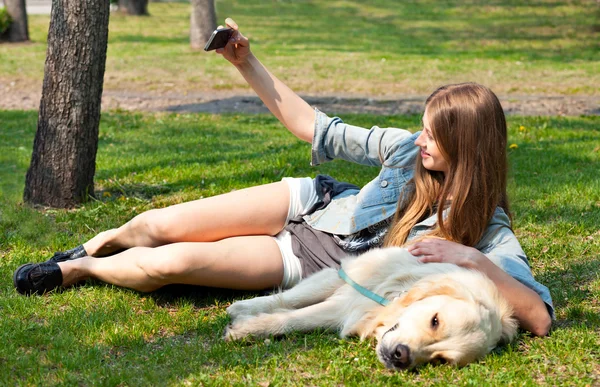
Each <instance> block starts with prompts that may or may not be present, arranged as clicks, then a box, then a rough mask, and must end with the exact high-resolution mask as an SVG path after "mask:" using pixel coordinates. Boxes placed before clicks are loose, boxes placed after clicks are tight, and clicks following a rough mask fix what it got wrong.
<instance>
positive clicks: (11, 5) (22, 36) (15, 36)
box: [4, 0, 29, 42]
mask: <svg viewBox="0 0 600 387" xmlns="http://www.w3.org/2000/svg"><path fill="white" fill-rule="evenodd" d="M4 5H5V6H6V12H7V13H8V14H9V15H10V18H11V19H12V23H11V24H10V27H9V29H8V32H7V35H8V40H9V41H10V42H26V41H28V40H29V28H28V27H27V11H26V9H25V0H4Z"/></svg>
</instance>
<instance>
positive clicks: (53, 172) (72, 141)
mask: <svg viewBox="0 0 600 387" xmlns="http://www.w3.org/2000/svg"><path fill="white" fill-rule="evenodd" d="M108 15H109V0H96V1H92V0H83V1H68V0H53V1H52V12H51V16H50V28H49V31H48V50H47V55H46V65H45V68H44V84H43V87H42V99H41V102H40V111H39V116H38V125H37V132H36V134H35V140H34V143H33V154H32V156H31V164H30V166H29V170H28V171H27V176H26V178H25V192H24V194H23V199H24V200H25V201H26V202H29V203H32V204H43V205H48V206H51V207H60V208H68V207H73V206H75V205H77V204H79V203H82V202H84V201H86V200H87V199H88V197H89V196H91V195H93V194H94V173H95V170H96V150H97V148H98V124H99V121H100V100H101V96H102V83H103V78H104V66H105V63H106V48H107V40H108Z"/></svg>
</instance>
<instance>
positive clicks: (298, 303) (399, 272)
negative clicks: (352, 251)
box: [225, 247, 517, 369]
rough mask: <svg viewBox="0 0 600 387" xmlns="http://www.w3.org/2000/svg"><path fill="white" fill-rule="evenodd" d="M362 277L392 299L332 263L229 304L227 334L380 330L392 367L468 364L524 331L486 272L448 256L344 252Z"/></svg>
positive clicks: (347, 264) (383, 353) (380, 349)
mask: <svg viewBox="0 0 600 387" xmlns="http://www.w3.org/2000/svg"><path fill="white" fill-rule="evenodd" d="M342 267H343V268H344V270H345V271H346V273H347V274H348V276H350V278H352V279H353V280H354V281H355V282H357V283H358V284H360V285H362V286H364V287H366V288H367V289H369V290H371V291H373V292H375V293H377V294H379V295H381V296H383V297H385V298H387V299H389V300H392V301H391V302H390V304H389V305H387V306H385V307H384V306H381V305H379V304H377V303H376V302H375V301H372V300H371V299H369V298H367V297H366V296H364V295H362V294H360V293H359V292H358V291H357V290H355V289H354V288H352V287H351V286H350V285H348V284H346V283H345V282H344V280H342V279H341V278H340V277H339V276H338V273H337V270H335V269H325V270H323V271H321V272H318V273H316V274H314V275H312V276H311V277H309V278H307V279H305V280H304V281H302V282H300V283H299V284H298V285H296V286H295V287H293V288H292V289H290V290H288V291H285V292H283V293H280V294H275V295H272V296H265V297H258V298H254V299H250V300H244V301H238V302H236V303H234V304H232V305H231V306H230V307H229V308H227V313H228V314H229V315H230V316H231V318H232V323H231V324H230V325H229V326H228V327H227V329H226V331H225V339H226V340H238V339H242V338H244V337H246V336H254V337H260V336H268V335H282V334H285V333H288V332H291V331H309V330H313V329H316V328H330V329H338V330H339V331H340V334H341V336H342V337H346V336H350V335H355V336H359V337H360V338H361V339H365V338H368V337H375V338H376V339H377V341H378V344H377V355H378V356H379V359H380V360H381V361H382V362H383V363H384V364H385V365H386V367H388V368H392V369H409V368H412V367H415V366H418V365H421V364H424V363H428V362H434V363H435V362H447V363H451V364H455V365H459V366H462V365H465V364H467V363H469V362H472V361H474V360H476V359H478V358H480V357H482V356H484V355H485V354H487V353H488V352H489V351H490V350H492V349H493V348H494V347H495V346H496V345H497V344H498V343H499V342H508V341H510V340H512V339H513V337H514V336H515V334H516V329H517V324H516V321H515V320H514V319H513V317H512V309H511V307H510V306H509V304H508V303H507V301H506V300H505V299H504V298H503V297H502V296H501V295H500V293H499V292H498V289H497V288H496V286H495V285H494V284H493V282H492V281H491V280H490V279H489V278H487V277H486V276H485V275H483V274H481V273H479V272H476V271H472V270H467V269H464V268H461V267H459V266H456V265H452V264H447V263H427V264H422V263H420V262H419V261H418V260H417V258H415V257H414V256H412V255H411V254H410V253H408V251H406V250H405V249H403V248H398V247H395V248H386V249H376V250H372V251H370V252H367V253H365V254H363V255H361V256H358V257H352V258H347V259H345V260H343V262H342Z"/></svg>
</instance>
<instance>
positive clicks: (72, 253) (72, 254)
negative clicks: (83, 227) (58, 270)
mask: <svg viewBox="0 0 600 387" xmlns="http://www.w3.org/2000/svg"><path fill="white" fill-rule="evenodd" d="M87 255H88V253H87V252H86V251H85V249H84V248H83V245H79V246H77V247H75V248H74V249H71V250H67V251H58V252H56V253H54V255H53V256H52V258H50V259H49V260H48V261H47V262H55V263H59V262H64V261H70V260H72V259H77V258H82V257H86V256H87Z"/></svg>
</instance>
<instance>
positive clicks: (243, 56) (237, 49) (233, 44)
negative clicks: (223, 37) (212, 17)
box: [217, 18, 251, 66]
mask: <svg viewBox="0 0 600 387" xmlns="http://www.w3.org/2000/svg"><path fill="white" fill-rule="evenodd" d="M225 24H227V27H229V28H231V29H233V34H232V35H231V38H229V42H227V45H226V46H225V47H224V48H218V49H217V53H218V54H221V55H223V57H224V58H225V59H227V60H228V61H230V62H231V63H232V64H233V65H234V66H238V65H241V64H243V63H245V62H246V61H247V59H248V57H249V56H250V54H251V52H250V41H249V40H248V38H246V37H245V36H244V35H242V33H241V32H240V31H239V27H238V25H237V23H236V22H235V21H233V19H231V18H227V19H225Z"/></svg>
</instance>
